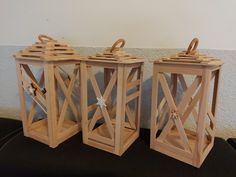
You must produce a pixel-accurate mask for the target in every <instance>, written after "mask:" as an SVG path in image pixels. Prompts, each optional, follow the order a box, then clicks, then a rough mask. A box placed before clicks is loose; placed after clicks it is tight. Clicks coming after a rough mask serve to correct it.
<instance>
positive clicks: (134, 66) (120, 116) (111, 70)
mask: <svg viewBox="0 0 236 177" xmlns="http://www.w3.org/2000/svg"><path fill="white" fill-rule="evenodd" d="M93 67H101V68H103V69H104V85H105V88H106V89H105V91H104V94H103V95H102V94H101V91H100V89H99V87H98V85H97V81H96V78H95V76H94V75H93V74H92V73H91V72H90V70H91V68H93ZM129 69H131V71H130V73H128V70H129ZM81 72H82V73H83V75H81V109H82V110H83V111H82V129H83V142H84V143H85V144H88V145H90V146H93V147H96V148H99V149H101V150H104V151H107V152H110V153H113V154H116V155H119V156H121V155H122V154H123V153H124V152H125V151H126V150H127V149H128V148H129V146H130V145H131V144H132V143H133V142H134V141H135V140H136V139H137V138H138V136H139V127H140V106H141V84H142V78H143V62H137V63H126V64H124V63H116V62H107V61H89V60H88V61H82V62H81ZM135 72H137V79H136V80H135V81H132V77H133V76H134V74H135ZM88 80H90V81H91V83H92V87H93V89H94V91H95V95H96V97H97V98H102V99H104V101H105V104H106V106H100V105H97V104H96V103H95V104H91V105H88V93H87V92H88V91H87V90H88V88H87V87H88V85H87V84H88ZM116 84H117V93H116V94H117V95H116V96H117V100H116V105H118V106H115V107H116V108H115V109H113V110H112V109H111V102H110V99H111V98H110V97H111V96H110V94H111V91H112V89H113V87H114V85H116ZM131 88H137V91H136V92H135V93H132V94H130V95H127V90H129V89H131ZM134 99H136V104H137V107H136V109H135V110H133V111H134V112H136V114H135V117H133V120H132V121H133V122H132V121H130V122H132V123H130V125H128V124H127V123H126V122H125V115H126V114H127V111H128V114H132V111H131V109H129V106H127V104H128V102H129V101H131V100H134ZM94 109H96V111H95V113H94V115H95V114H96V115H99V114H100V116H97V117H96V116H94V117H93V118H92V119H91V120H88V114H89V112H90V111H91V110H94ZM112 112H113V113H112ZM111 114H113V115H114V117H115V119H112V118H111V117H110V116H111ZM101 117H104V120H105V122H104V123H103V124H102V125H99V127H98V128H95V129H93V127H94V126H95V124H96V122H97V120H99V118H101ZM91 124H92V125H91ZM105 125H106V126H107V129H108V131H107V133H109V136H110V138H107V137H106V136H107V133H105V131H104V126H105ZM132 126H135V128H133V127H132ZM91 127H92V128H91ZM98 132H103V133H100V134H99V133H98ZM105 134H106V135H105ZM103 135H104V136H103Z"/></svg>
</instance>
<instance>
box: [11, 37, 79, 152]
mask: <svg viewBox="0 0 236 177" xmlns="http://www.w3.org/2000/svg"><path fill="white" fill-rule="evenodd" d="M39 40H40V42H37V43H36V44H34V45H33V46H31V47H29V48H27V49H25V50H23V51H20V52H19V53H17V54H16V55H15V59H16V70H17V76H18V88H19V95H20V103H21V119H22V122H23V129H24V134H25V136H28V137H31V138H33V139H35V140H37V141H40V142H42V143H45V144H47V145H49V146H50V147H52V148H55V147H57V146H58V145H59V144H60V143H62V142H63V141H65V140H66V139H68V138H70V137H71V136H73V135H75V134H76V133H78V132H79V131H80V130H81V123H80V121H79V111H78V108H77V105H76V104H75V102H74V100H73V99H72V95H73V93H72V90H73V89H74V87H75V80H76V79H77V75H78V73H79V70H80V65H79V63H80V61H79V56H78V55H75V52H74V50H73V49H71V48H68V46H67V45H66V44H61V43H58V42H57V41H55V40H53V39H52V38H50V37H48V36H44V35H40V36H39ZM46 55H47V56H50V57H51V58H50V59H49V58H47V57H46ZM22 56H23V57H22ZM60 56H63V57H64V59H63V60H61V58H60ZM71 56H76V57H77V60H71ZM63 65H72V66H74V71H73V73H72V74H71V75H70V76H69V75H68V76H69V79H65V78H64V77H63V75H64V74H67V73H61V67H62V66H63ZM35 66H37V67H38V66H40V67H41V70H42V73H41V75H40V78H39V80H37V79H36V78H37V77H36V75H35V74H34V73H33V72H32V71H33V68H34V67H35ZM60 92H62V94H63V95H59V93H60ZM26 95H27V96H29V97H30V98H31V99H32V101H31V106H30V109H29V111H27V110H28V108H27V106H26ZM59 96H60V99H62V100H61V101H62V103H61V105H60V104H59ZM63 98H64V100H63ZM38 109H39V110H41V111H43V112H44V113H45V117H43V118H42V117H41V118H40V117H38V116H39V114H38V113H37V110H38ZM68 111H69V112H70V111H71V112H72V115H73V116H74V119H73V118H72V117H68V115H67V114H68Z"/></svg>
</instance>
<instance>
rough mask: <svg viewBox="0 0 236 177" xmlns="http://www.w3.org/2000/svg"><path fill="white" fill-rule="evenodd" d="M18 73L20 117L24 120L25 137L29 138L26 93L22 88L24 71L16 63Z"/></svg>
mask: <svg viewBox="0 0 236 177" xmlns="http://www.w3.org/2000/svg"><path fill="white" fill-rule="evenodd" d="M16 73H17V80H18V90H19V97H20V117H21V120H22V125H23V131H24V135H25V136H28V128H29V127H28V121H27V111H26V103H25V93H24V89H23V87H22V77H23V76H22V71H21V64H20V63H19V62H18V61H16Z"/></svg>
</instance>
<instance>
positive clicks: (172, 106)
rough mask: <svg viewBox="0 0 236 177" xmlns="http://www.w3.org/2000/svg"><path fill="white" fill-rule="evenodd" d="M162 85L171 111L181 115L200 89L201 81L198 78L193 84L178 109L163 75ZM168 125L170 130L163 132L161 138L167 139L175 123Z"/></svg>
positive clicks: (170, 122)
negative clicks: (193, 95)
mask: <svg viewBox="0 0 236 177" xmlns="http://www.w3.org/2000/svg"><path fill="white" fill-rule="evenodd" d="M160 83H161V85H162V88H163V92H164V95H165V97H166V100H167V102H168V105H169V107H170V109H171V110H177V111H178V113H179V114H180V115H181V114H182V112H183V109H184V108H185V106H186V105H187V104H188V103H189V101H190V100H191V97H192V94H194V92H195V91H196V89H197V88H198V86H199V84H200V81H199V78H198V77H196V78H195V80H194V82H193V83H192V85H191V86H190V87H189V89H188V90H187V91H186V92H185V94H184V96H183V98H182V100H181V102H180V104H179V105H178V107H176V105H175V103H174V100H173V98H172V95H171V92H170V90H169V87H168V84H167V81H166V79H165V76H164V75H163V74H160ZM167 124H170V125H169V126H168V127H169V129H165V130H166V131H165V132H163V131H162V133H161V134H162V135H161V136H160V137H161V138H163V139H164V138H165V136H166V135H167V134H168V132H169V130H170V129H171V128H172V127H173V125H174V122H173V121H171V120H169V121H168V123H167Z"/></svg>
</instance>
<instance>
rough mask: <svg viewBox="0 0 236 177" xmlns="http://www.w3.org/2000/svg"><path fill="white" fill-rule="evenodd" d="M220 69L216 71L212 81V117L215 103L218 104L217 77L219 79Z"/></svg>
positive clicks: (215, 112) (214, 112) (214, 113)
mask: <svg viewBox="0 0 236 177" xmlns="http://www.w3.org/2000/svg"><path fill="white" fill-rule="evenodd" d="M220 74H221V69H219V70H217V71H216V75H215V82H214V92H213V98H212V109H211V111H212V114H213V115H214V117H216V114H217V111H216V108H217V104H218V92H219V85H220V84H219V79H220Z"/></svg>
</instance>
